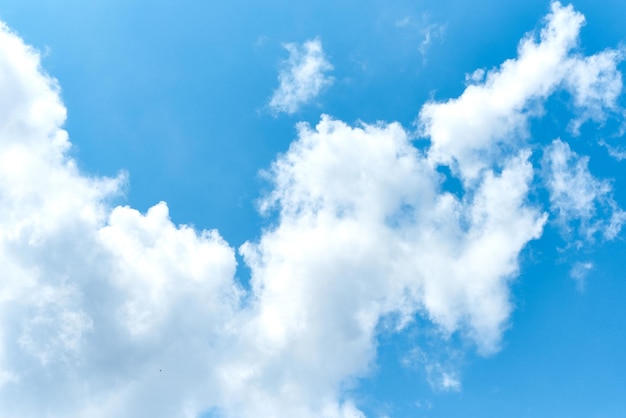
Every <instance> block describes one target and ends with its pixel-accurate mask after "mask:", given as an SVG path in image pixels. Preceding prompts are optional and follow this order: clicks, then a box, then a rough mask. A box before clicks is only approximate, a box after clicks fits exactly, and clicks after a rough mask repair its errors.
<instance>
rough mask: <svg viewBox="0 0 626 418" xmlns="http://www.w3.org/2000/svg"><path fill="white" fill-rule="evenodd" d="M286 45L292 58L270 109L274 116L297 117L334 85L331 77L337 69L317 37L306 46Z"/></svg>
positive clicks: (282, 71)
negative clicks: (330, 72)
mask: <svg viewBox="0 0 626 418" xmlns="http://www.w3.org/2000/svg"><path fill="white" fill-rule="evenodd" d="M284 46H285V49H286V50H287V51H289V58H287V59H286V60H285V61H283V63H282V68H281V70H280V72H279V74H278V81H279V83H280V84H279V86H278V88H277V89H276V90H275V91H274V93H273V94H272V97H271V99H270V101H269V103H268V106H269V108H270V110H271V111H272V112H274V113H280V112H283V113H287V114H293V113H296V112H297V111H298V110H300V108H301V107H302V106H304V105H305V104H307V103H309V102H311V100H313V99H315V98H316V97H317V96H318V95H319V94H320V93H321V92H322V90H323V89H325V88H326V87H328V86H330V85H331V84H332V83H333V78H332V77H331V76H329V75H327V73H328V72H329V71H332V69H333V66H332V65H331V64H330V62H329V61H328V59H327V58H326V55H325V54H324V50H323V49H322V42H321V41H320V40H319V39H317V38H316V39H312V40H308V41H306V42H305V43H304V44H302V45H298V44H295V43H288V44H285V45H284Z"/></svg>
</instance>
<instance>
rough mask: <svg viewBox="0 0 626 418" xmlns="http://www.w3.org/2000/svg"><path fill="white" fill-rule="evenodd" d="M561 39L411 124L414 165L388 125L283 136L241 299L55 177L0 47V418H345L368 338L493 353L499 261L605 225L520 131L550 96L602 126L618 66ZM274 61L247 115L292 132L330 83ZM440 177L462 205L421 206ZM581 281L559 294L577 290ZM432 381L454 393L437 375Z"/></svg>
mask: <svg viewBox="0 0 626 418" xmlns="http://www.w3.org/2000/svg"><path fill="white" fill-rule="evenodd" d="M583 23H584V17H583V16H582V15H581V14H580V13H578V12H576V11H575V10H574V9H573V8H572V7H571V6H562V5H561V4H560V3H553V4H552V5H551V10H550V13H549V14H548V15H547V16H546V17H545V19H544V21H543V22H542V27H541V29H540V30H539V31H538V32H533V33H529V34H528V35H526V36H524V37H523V38H522V40H521V41H520V44H519V47H518V51H517V57H516V58H514V59H510V60H507V61H505V62H504V63H503V64H502V65H501V66H499V67H498V68H494V69H491V70H482V71H479V72H477V73H474V76H472V77H469V78H468V80H469V84H468V85H467V87H466V88H465V90H464V92H463V93H462V94H461V95H460V96H459V97H457V98H453V99H450V100H447V101H442V102H435V101H432V102H428V103H426V104H424V106H423V107H422V109H421V110H420V112H419V126H420V133H421V135H422V136H423V137H424V138H426V140H428V141H429V146H428V147H426V148H425V149H423V150H420V149H418V148H416V147H415V146H414V145H413V143H412V136H411V135H410V134H409V133H408V132H407V130H406V129H405V128H404V127H402V126H401V125H400V124H398V123H385V122H380V123H378V124H375V125H367V124H357V125H350V124H347V123H345V122H342V121H339V120H335V119H333V118H332V117H330V116H326V115H323V116H322V117H321V120H320V122H319V123H318V124H317V125H316V126H315V127H311V126H309V125H308V124H306V123H301V124H298V134H297V138H296V140H295V141H294V142H293V143H292V144H291V146H290V147H289V150H288V151H287V152H286V153H284V154H282V155H280V156H278V157H277V158H276V160H275V162H274V163H273V164H272V166H271V167H270V168H269V169H268V170H267V175H268V178H269V180H270V182H271V184H272V189H271V191H270V192H269V193H268V194H267V195H265V196H263V197H262V203H261V210H262V211H275V212H276V213H277V216H278V218H277V223H276V225H275V226H274V227H273V228H271V229H269V230H266V231H262V233H261V235H260V237H259V239H258V240H256V241H249V242H246V243H245V244H244V245H242V246H241V247H240V248H239V249H238V251H239V252H240V253H241V254H242V255H243V258H244V260H245V263H246V264H247V265H248V266H249V268H250V270H251V288H250V290H244V289H243V288H242V287H241V286H240V285H239V283H238V281H237V280H236V277H235V270H236V261H235V251H236V249H234V248H232V247H231V246H230V245H229V244H228V243H227V242H225V241H224V240H223V239H222V238H221V237H220V235H219V233H218V232H217V231H216V230H212V231H196V230H194V229H192V228H191V227H188V226H185V225H180V226H176V225H174V224H172V222H171V221H170V219H169V216H168V208H167V205H166V204H165V203H164V202H161V203H158V204H156V205H155V206H154V207H152V208H151V209H149V210H148V211H147V213H145V214H142V213H139V212H138V211H136V210H135V209H133V208H130V207H128V206H116V207H113V205H112V204H111V201H112V199H113V198H115V197H116V196H118V194H119V193H120V190H121V189H122V188H123V186H124V184H125V182H126V181H127V178H126V175H125V174H120V175H119V176H118V177H116V178H101V177H93V176H89V175H87V174H85V173H81V172H80V171H79V170H78V169H77V166H76V164H75V162H74V161H73V160H72V159H71V158H70V157H69V156H68V150H69V149H70V147H71V144H70V142H69V137H68V134H67V133H66V132H65V131H64V130H63V128H62V127H63V124H64V121H65V116H66V109H65V107H64V105H63V103H62V102H61V99H60V96H59V87H58V86H57V83H56V81H55V80H54V79H53V78H51V77H50V76H48V75H47V74H46V73H45V72H44V71H43V70H42V69H41V67H40V58H39V55H38V53H37V51H35V50H34V49H32V48H31V47H29V46H27V45H25V44H24V43H23V41H22V40H21V39H20V38H19V37H18V36H17V35H15V34H14V33H12V32H11V31H10V30H9V29H8V28H7V27H6V26H2V27H1V28H0V91H2V95H1V96H0V265H2V266H3V271H2V277H1V278H0V280H1V281H2V286H1V287H0V321H1V325H0V415H2V416H9V417H13V416H19V417H41V416H50V417H89V418H92V417H93V418H95V417H107V418H108V417H113V416H114V417H137V416H155V417H157V416H162V417H195V416H198V415H199V414H201V413H202V412H203V411H206V410H210V409H213V410H217V411H220V414H223V415H224V416H226V417H237V418H247V417H250V418H251V417H302V418H307V417H326V418H336V417H345V418H347V417H362V416H364V414H363V412H362V411H361V410H360V409H359V405H358V404H357V403H356V401H355V400H353V399H352V398H351V391H350V390H348V388H350V387H355V385H357V382H358V380H357V379H358V378H359V377H362V376H367V375H368V374H369V373H371V371H372V367H373V365H374V364H375V363H376V355H377V344H376V341H377V333H378V331H379V329H378V325H379V323H380V322H381V320H383V319H385V320H387V321H390V323H391V324H392V329H393V330H394V332H396V333H402V332H403V330H404V329H405V328H406V327H407V325H408V324H410V323H411V322H412V321H413V318H415V317H416V316H421V317H422V318H426V319H427V320H429V321H431V322H432V324H434V326H435V327H436V328H437V329H438V330H439V332H440V334H441V336H442V337H443V338H445V337H446V336H449V335H452V334H455V335H461V336H462V337H463V338H464V339H466V340H467V341H469V342H471V343H472V344H473V346H474V347H475V349H476V350H477V351H478V352H479V353H482V354H485V355H488V354H493V353H495V352H497V351H498V350H499V349H500V347H501V342H502V336H503V332H504V331H505V330H506V328H507V326H508V325H509V324H508V321H509V317H510V314H511V312H512V309H513V306H512V304H511V301H510V284H511V282H512V280H514V279H515V277H516V276H517V275H518V273H519V269H520V266H519V255H520V251H522V249H523V248H524V247H525V246H526V245H527V244H528V242H529V241H531V240H535V239H539V238H540V237H541V235H542V232H543V230H544V228H545V226H546V222H547V220H548V219H549V218H550V217H552V218H553V219H555V220H556V222H557V223H558V224H559V225H560V226H561V228H562V230H563V231H564V232H563V233H564V234H573V235H574V236H575V237H576V239H577V240H578V241H580V242H581V243H582V244H581V245H585V243H589V245H590V243H592V242H593V241H594V240H604V239H607V240H608V239H613V238H615V237H616V236H617V235H618V234H619V231H620V228H621V226H622V223H623V222H624V212H623V211H622V210H621V209H620V208H619V207H618V205H617V203H616V202H615V200H614V199H613V197H612V189H611V184H610V183H609V182H607V181H605V180H601V179H597V178H595V177H594V176H593V175H592V174H591V173H590V172H589V168H588V165H587V158H586V157H585V156H580V155H578V154H576V153H575V152H574V151H572V150H571V149H570V147H569V146H568V144H567V143H566V142H563V141H562V140H559V139H557V138H555V139H554V141H552V142H551V143H547V144H540V143H536V142H535V139H534V138H533V137H532V136H531V135H530V131H529V123H530V121H531V120H532V119H535V118H541V117H543V116H544V114H545V109H544V107H543V104H544V103H545V101H546V100H547V99H548V98H549V97H550V96H551V95H552V94H554V93H555V92H557V91H560V90H566V91H567V92H569V94H570V95H571V99H572V103H571V104H572V109H573V114H572V116H571V123H570V128H571V130H572V132H576V131H577V130H578V129H579V128H580V126H581V125H582V124H583V123H585V122H588V121H592V122H602V121H604V120H605V119H606V118H608V117H612V116H615V115H617V116H619V115H621V110H620V109H619V108H618V104H617V100H618V97H619V95H620V93H621V90H622V80H621V74H620V73H619V71H618V70H617V63H618V62H619V61H620V60H621V58H622V55H623V53H622V51H621V50H614V49H607V50H605V51H602V52H600V53H597V54H595V55H591V56H585V55H583V54H581V53H580V52H579V51H578V50H577V43H578V34H579V30H580V27H581V26H582V25H583ZM287 49H288V50H289V52H290V54H291V55H290V58H289V61H288V64H286V67H285V68H284V69H283V70H281V73H280V75H279V81H280V86H279V87H278V89H277V90H276V91H275V92H274V95H273V96H272V98H271V99H270V104H269V106H270V108H273V109H274V110H276V111H280V112H286V113H293V112H295V111H296V109H297V108H298V107H299V106H301V105H303V104H305V103H307V102H310V101H311V100H312V99H313V98H314V97H315V95H316V94H318V93H319V91H320V88H322V87H328V86H329V84H330V81H329V79H328V78H326V76H325V75H323V74H324V71H327V70H329V69H331V68H332V66H331V64H330V63H329V62H328V61H327V59H326V58H325V56H324V53H323V51H322V47H321V42H320V41H319V40H314V41H309V42H307V43H305V44H304V45H303V46H297V45H294V44H288V45H287ZM311 54H312V56H313V64H311V62H310V61H309V60H308V57H309V56H311ZM294 69H296V70H295V71H294ZM533 147H534V149H538V150H539V151H535V152H539V153H540V154H541V155H542V158H541V163H540V166H535V165H533V162H532V161H533V160H532V159H531V155H532V153H533V151H532V150H533ZM440 166H446V167H448V168H449V170H450V173H451V175H452V176H455V177H456V178H458V179H459V180H460V184H461V185H462V188H463V197H459V196H457V195H456V194H453V193H451V192H449V191H447V190H445V189H443V188H442V184H443V178H442V175H441V173H440V172H439V171H438V170H437V168H438V167H440ZM537 179H539V181H538V182H537V181H536V180H537ZM534 187H541V188H543V189H544V190H546V191H547V192H548V193H549V195H550V201H549V204H548V205H543V204H542V203H541V202H539V201H534V200H533V199H532V196H531V194H530V192H531V190H532V189H533V188H534ZM591 266H592V265H591V264H589V265H587V264H585V265H580V266H574V267H573V270H572V271H573V273H572V275H573V276H574V277H580V278H581V279H580V280H581V282H582V281H583V280H584V274H585V273H584V271H585V270H589V269H590V268H591ZM422 357H423V358H426V359H427V358H428V356H422V355H421V354H420V358H422ZM426 363H428V361H426ZM155 365H158V367H155ZM424 367H425V368H429V367H430V368H431V369H432V368H433V367H437V364H424ZM159 369H163V370H166V371H167V373H168V375H167V379H158V378H155V375H156V374H158V373H159ZM433 376H435V377H437V378H438V379H439V380H440V381H437V382H433V384H434V385H439V386H440V387H443V388H446V389H451V390H460V388H461V385H462V382H461V381H460V380H458V377H457V376H456V374H454V373H451V372H447V371H445V372H441V373H438V374H433Z"/></svg>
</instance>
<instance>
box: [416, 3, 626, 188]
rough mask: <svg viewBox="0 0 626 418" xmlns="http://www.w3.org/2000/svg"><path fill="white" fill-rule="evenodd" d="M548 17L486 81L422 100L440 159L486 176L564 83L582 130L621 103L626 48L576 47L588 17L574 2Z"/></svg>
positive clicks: (426, 130)
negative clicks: (591, 50) (586, 50)
mask: <svg viewBox="0 0 626 418" xmlns="http://www.w3.org/2000/svg"><path fill="white" fill-rule="evenodd" d="M545 20H546V25H545V27H544V28H543V29H542V30H541V32H540V34H539V39H538V40H536V39H535V38H536V36H535V34H532V33H531V34H528V35H527V36H525V37H524V38H523V39H522V41H521V42H520V44H519V47H518V57H517V58H516V59H509V60H507V61H505V62H504V63H503V64H502V65H501V66H500V67H499V68H497V69H493V70H491V71H488V72H487V74H486V75H485V80H484V82H482V83H476V84H471V85H469V86H468V87H467V88H466V89H465V91H464V92H463V94H462V95H461V96H460V97H458V98H456V99H450V100H448V101H446V102H441V103H438V102H431V103H428V104H426V105H425V106H424V107H423V108H422V110H421V112H420V118H419V121H420V124H421V129H422V133H423V135H424V136H427V137H429V138H430V140H431V142H432V147H431V151H430V153H429V158H430V159H431V161H432V162H433V164H446V165H451V166H452V167H453V168H454V169H455V172H457V173H458V174H459V175H460V177H461V178H462V179H463V180H464V181H466V182H468V181H469V182H471V181H474V180H475V179H477V178H479V177H480V173H481V171H482V170H484V169H487V168H488V167H489V166H491V165H492V164H493V163H494V162H496V161H498V160H499V159H501V158H502V155H503V154H505V155H506V153H507V152H508V150H509V149H510V148H511V147H513V148H517V147H519V146H520V144H522V143H523V142H524V141H525V140H527V139H528V136H529V132H528V120H529V118H530V117H537V116H540V115H542V114H543V113H544V110H543V107H542V103H543V101H544V100H545V99H546V98H547V97H548V96H550V95H551V94H552V93H553V92H554V91H555V90H556V89H559V88H565V89H567V90H568V91H570V92H571V93H572V94H573V96H574V101H573V104H574V106H575V107H576V108H577V109H578V111H579V115H578V116H576V118H575V119H574V120H573V121H572V129H574V130H577V129H578V127H579V126H580V124H581V123H583V122H584V121H585V120H587V119H593V120H597V121H601V120H603V119H604V117H605V112H607V111H613V110H615V108H616V106H617V105H616V99H617V95H618V94H619V93H620V92H621V89H622V81H621V74H620V73H619V71H617V62H618V61H619V60H621V55H622V54H621V52H620V51H614V50H606V51H604V52H601V53H598V54H596V55H592V56H589V57H583V56H581V55H580V54H578V53H576V52H575V51H574V48H575V47H576V45H577V43H578V33H579V30H580V27H581V26H582V25H583V23H584V21H585V19H584V17H583V15H581V14H580V13H578V12H576V11H575V10H574V9H573V7H572V6H571V5H570V6H565V7H563V6H562V5H561V4H560V3H558V2H554V3H552V6H551V13H550V14H549V15H548V16H547V17H546V19H545ZM474 74H476V75H479V74H480V73H474ZM480 75H481V77H480V79H482V74H480Z"/></svg>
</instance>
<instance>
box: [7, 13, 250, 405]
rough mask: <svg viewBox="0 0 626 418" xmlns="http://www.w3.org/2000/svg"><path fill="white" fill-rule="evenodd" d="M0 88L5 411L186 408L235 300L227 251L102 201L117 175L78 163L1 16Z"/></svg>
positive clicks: (115, 186)
mask: <svg viewBox="0 0 626 418" xmlns="http://www.w3.org/2000/svg"><path fill="white" fill-rule="evenodd" d="M0 91H2V97H0V109H1V111H0V265H1V266H2V272H1V274H0V415H2V416H3V417H40V416H49V417H108V416H120V417H123V416H129V417H130V416H144V415H150V416H171V417H174V416H195V415H196V414H197V411H199V410H201V409H202V408H203V407H206V406H210V405H211V404H212V403H215V395H214V394H213V392H212V391H211V387H215V386H214V385H213V386H212V385H211V384H210V381H211V376H212V367H211V365H212V364H215V363H216V362H218V361H219V360H218V359H219V354H218V353H219V352H221V351H220V349H219V347H220V345H221V344H226V341H227V338H226V337H225V336H227V335H228V333H229V331H228V330H227V327H228V323H229V320H230V319H231V318H232V311H233V310H234V309H235V308H236V307H237V306H238V303H239V302H238V298H239V292H240V291H239V289H238V287H237V286H236V284H235V283H234V280H233V277H234V271H235V257H234V251H233V250H232V249H231V248H230V247H229V246H228V245H227V244H226V243H225V242H224V241H223V240H222V239H221V238H220V237H219V235H218V234H217V233H216V232H214V231H207V232H201V233H198V232H196V231H194V230H192V229H191V228H188V227H184V226H183V227H177V226H175V225H173V224H172V223H171V221H170V220H169V219H168V213H167V207H166V206H165V205H164V204H159V205H157V206H155V207H154V208H152V209H150V210H149V211H148V213H147V214H145V215H142V214H139V213H138V212H136V211H134V210H132V209H130V208H126V207H118V208H115V209H113V210H111V201H112V199H113V198H114V197H115V196H116V194H117V193H119V190H120V188H121V187H123V185H124V183H125V176H124V175H123V174H122V175H120V176H118V177H117V178H92V177H89V176H86V175H84V174H82V173H81V172H80V171H79V170H78V169H77V167H76V164H75V162H74V161H73V160H72V159H71V158H70V157H69V156H68V154H67V151H68V150H69V148H70V143H69V141H68V135H67V133H66V132H65V131H64V130H63V129H62V124H63V123H64V120H65V108H64V106H63V104H62V103H61V100H60V98H59V89H58V86H57V83H56V81H55V80H54V79H52V78H50V77H49V76H47V75H46V74H44V73H43V72H42V70H41V68H40V65H39V56H38V54H37V53H36V52H35V51H34V50H33V49H32V48H30V47H28V46H26V45H24V43H23V42H22V40H21V39H20V38H19V37H17V36H16V35H15V34H13V33H11V32H10V31H9V30H8V29H7V28H6V26H4V25H3V26H2V27H0ZM218 335H219V337H218ZM222 351H223V350H222ZM159 369H161V370H163V372H159ZM212 399H213V402H212Z"/></svg>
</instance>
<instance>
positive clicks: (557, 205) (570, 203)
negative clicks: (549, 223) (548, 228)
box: [543, 139, 626, 240]
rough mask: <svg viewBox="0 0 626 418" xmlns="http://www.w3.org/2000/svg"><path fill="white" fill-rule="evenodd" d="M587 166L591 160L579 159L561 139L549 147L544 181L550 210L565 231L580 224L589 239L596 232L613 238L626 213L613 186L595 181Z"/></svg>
mask: <svg viewBox="0 0 626 418" xmlns="http://www.w3.org/2000/svg"><path fill="white" fill-rule="evenodd" d="M588 163H589V158H588V157H580V156H579V155H578V154H576V153H575V152H574V151H572V150H571V149H570V147H569V145H568V144H567V143H565V142H563V141H561V140H558V139H557V140H554V141H553V142H552V144H550V145H549V146H548V147H546V149H545V150H544V156H543V166H544V178H545V180H544V181H545V182H546V186H547V189H548V191H549V192H550V205H551V209H552V211H553V213H554V214H555V217H556V220H557V222H559V224H560V225H561V226H562V227H563V228H564V230H565V231H566V232H571V229H572V228H573V226H575V225H578V228H577V229H578V232H579V233H580V235H582V237H583V238H584V239H586V240H589V239H592V238H593V236H594V235H595V234H596V233H600V234H602V236H604V238H605V239H613V238H615V237H616V236H617V234H618V233H619V231H620V230H621V227H622V224H623V223H624V221H626V213H625V212H624V211H622V210H621V209H620V208H619V207H618V206H617V203H616V202H615V200H614V199H613V196H612V187H611V184H610V183H609V182H608V181H606V180H604V181H600V180H598V179H596V178H595V177H594V176H593V175H592V174H591V173H590V172H589V168H588Z"/></svg>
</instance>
